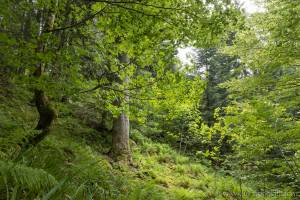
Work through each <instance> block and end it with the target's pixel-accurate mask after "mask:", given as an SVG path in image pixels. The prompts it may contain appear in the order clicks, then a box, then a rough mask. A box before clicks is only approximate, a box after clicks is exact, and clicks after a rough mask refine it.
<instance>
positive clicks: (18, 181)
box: [0, 161, 57, 196]
mask: <svg viewBox="0 0 300 200" xmlns="http://www.w3.org/2000/svg"><path fill="white" fill-rule="evenodd" d="M0 174H1V180H0V187H1V189H4V188H5V190H6V193H9V191H10V190H13V191H12V193H16V191H15V189H14V188H20V189H21V190H26V193H27V194H36V196H37V195H38V194H40V193H41V192H42V191H46V190H49V189H50V188H52V187H53V186H54V185H56V184H57V181H56V179H55V178H54V177H53V176H52V175H51V174H49V173H47V172H46V171H44V170H42V169H35V168H31V167H28V166H25V165H21V164H17V163H13V162H10V161H0ZM7 195H9V194H7ZM13 195H16V194H13Z"/></svg>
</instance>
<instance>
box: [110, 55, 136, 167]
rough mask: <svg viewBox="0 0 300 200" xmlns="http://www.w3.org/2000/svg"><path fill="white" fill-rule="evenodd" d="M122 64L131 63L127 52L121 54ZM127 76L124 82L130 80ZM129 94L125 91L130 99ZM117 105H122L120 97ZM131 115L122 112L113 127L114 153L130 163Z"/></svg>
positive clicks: (116, 156)
mask: <svg viewBox="0 0 300 200" xmlns="http://www.w3.org/2000/svg"><path fill="white" fill-rule="evenodd" d="M118 59H119V61H120V63H121V64H129V62H130V60H129V58H128V55H127V54H125V53H124V54H121V55H119V58H118ZM128 80H129V78H128V77H126V78H125V81H124V83H126V82H128ZM128 98H129V97H128V95H127V94H126V92H125V100H128ZM115 105H116V106H118V107H120V106H121V102H120V99H117V100H116V101H115ZM129 125H130V123H129V117H128V116H127V114H126V113H124V112H123V113H121V114H120V115H119V116H118V117H116V118H114V120H113V128H112V155H113V159H114V160H115V161H124V162H125V163H130V162H131V161H132V157H131V151H130V145H129Z"/></svg>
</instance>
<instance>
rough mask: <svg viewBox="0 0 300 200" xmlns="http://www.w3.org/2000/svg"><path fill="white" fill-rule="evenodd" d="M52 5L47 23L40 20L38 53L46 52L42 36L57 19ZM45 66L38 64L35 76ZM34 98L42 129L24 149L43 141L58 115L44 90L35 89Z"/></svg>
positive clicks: (39, 126) (37, 127) (40, 73)
mask: <svg viewBox="0 0 300 200" xmlns="http://www.w3.org/2000/svg"><path fill="white" fill-rule="evenodd" d="M52 6H53V7H52V9H49V10H48V12H47V15H46V16H47V17H46V19H45V20H44V21H45V24H42V21H43V20H42V19H41V21H40V28H41V27H43V30H42V31H41V34H40V37H39V39H38V47H37V49H36V52H37V53H41V54H43V53H45V49H46V44H45V42H44V41H43V40H42V37H41V36H42V35H43V32H45V31H49V30H51V29H53V25H54V20H55V13H54V11H53V10H54V6H56V5H52ZM44 68H45V63H42V62H41V63H39V64H38V65H37V66H36V69H35V71H34V73H33V76H34V77H35V78H37V79H39V78H40V77H41V76H42V75H43V73H44ZM34 100H35V105H36V108H37V110H38V113H39V121H38V124H37V126H36V128H35V129H37V130H41V132H40V133H39V134H36V135H34V136H31V137H29V138H27V140H26V142H25V143H24V144H22V147H23V148H24V149H23V150H26V149H27V148H28V147H30V146H35V145H37V144H38V143H39V142H41V141H42V140H43V139H44V138H45V137H46V136H47V135H48V134H49V133H50V130H49V128H50V126H51V124H52V122H53V120H54V119H55V117H56V110H55V109H54V108H53V107H52V106H51V104H50V101H49V98H48V97H47V95H46V94H45V92H44V91H43V90H41V89H38V88H36V89H34Z"/></svg>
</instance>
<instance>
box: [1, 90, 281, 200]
mask: <svg viewBox="0 0 300 200" xmlns="http://www.w3.org/2000/svg"><path fill="white" fill-rule="evenodd" d="M8 88H9V89H7V88H2V89H1V98H0V101H1V109H0V110H1V114H0V116H1V142H0V144H1V161H0V169H1V182H0V187H1V188H0V191H1V194H2V195H0V196H1V199H18V200H19V199H43V200H44V199H78V200H82V199H123V200H138V199H143V200H145V199H149V200H155V199H166V200H169V199H170V200H184V199H186V200H196V199H203V200H204V199H207V200H208V199H220V200H221V199H241V198H247V199H249V200H250V199H255V200H257V199H272V198H271V197H268V198H267V197H263V196H259V194H257V193H256V192H255V190H253V189H251V188H250V187H247V186H245V185H242V186H241V185H240V183H239V181H238V180H235V179H234V178H232V177H230V176H225V175H224V174H221V173H219V172H218V171H215V170H213V169H211V168H209V167H207V166H205V165H204V164H203V163H205V160H201V159H195V158H193V157H188V156H184V155H180V154H179V153H178V152H176V150H174V149H172V148H171V147H170V146H169V145H168V144H162V143H156V142H153V141H151V139H149V138H147V137H145V136H143V135H142V134H141V133H140V132H139V131H137V130H131V132H130V135H131V146H132V153H133V162H132V164H131V165H130V166H127V165H124V164H122V163H115V162H113V161H112V159H111V158H110V157H109V156H108V153H109V152H108V151H109V149H110V143H111V141H110V140H111V137H110V134H109V133H107V132H99V131H97V130H95V129H93V128H91V127H89V126H87V125H86V123H85V122H86V121H85V120H82V119H79V118H77V117H76V111H77V112H78V110H81V111H82V107H80V106H78V105H76V104H71V103H69V104H66V105H62V104H59V103H58V104H57V105H60V106H62V107H60V110H61V112H60V113H59V115H58V119H57V120H56V121H55V123H54V125H53V127H52V128H51V134H50V135H49V136H48V137H47V138H46V139H44V140H43V141H42V142H41V143H40V144H39V145H37V146H36V147H33V148H29V149H28V150H27V151H26V152H20V148H19V146H18V143H17V141H18V140H20V139H22V138H24V137H25V136H26V135H28V132H33V133H34V132H37V131H34V130H33V128H34V125H35V124H36V119H37V112H36V110H35V109H34V107H33V106H32V105H30V93H28V92H26V90H22V89H20V90H16V89H15V88H14V86H13V85H10V86H9V87H8ZM12 88H14V89H12ZM4 92H5V93H4ZM90 117H91V118H92V117H94V116H85V118H86V119H88V118H90ZM31 134H32V133H31ZM241 195H242V196H244V197H241ZM245 195H246V196H245ZM273 199H276V198H273Z"/></svg>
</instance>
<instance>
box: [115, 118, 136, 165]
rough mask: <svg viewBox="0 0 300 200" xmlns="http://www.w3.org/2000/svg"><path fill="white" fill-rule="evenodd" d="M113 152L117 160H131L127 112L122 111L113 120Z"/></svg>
mask: <svg viewBox="0 0 300 200" xmlns="http://www.w3.org/2000/svg"><path fill="white" fill-rule="evenodd" d="M112 154H113V158H114V159H115V160H116V161H125V162H131V152H130V146H129V118H128V116H127V115H126V114H125V113H122V114H121V115H120V116H118V117H117V118H115V119H114V121H113V129H112Z"/></svg>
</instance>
